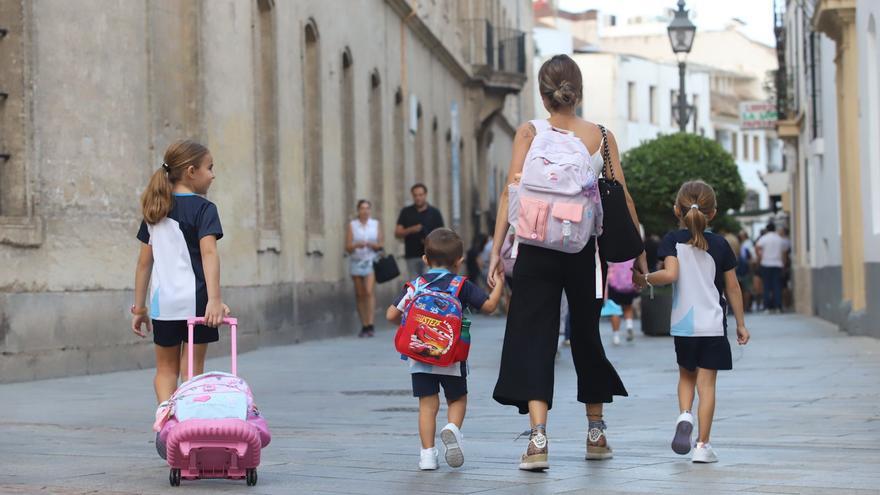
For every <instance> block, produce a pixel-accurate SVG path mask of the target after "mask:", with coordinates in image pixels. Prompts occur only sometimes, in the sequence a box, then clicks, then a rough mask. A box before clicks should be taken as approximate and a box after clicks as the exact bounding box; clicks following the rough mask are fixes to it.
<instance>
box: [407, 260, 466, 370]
mask: <svg viewBox="0 0 880 495" xmlns="http://www.w3.org/2000/svg"><path fill="white" fill-rule="evenodd" d="M440 278H443V277H440ZM465 280H466V278H465V277H462V276H455V277H453V279H452V281H451V282H449V285H448V286H447V287H446V288H445V289H432V288H431V284H432V283H429V282H428V281H427V280H425V278H424V277H419V278H417V279H415V280H414V281H412V282H408V283H407V284H406V287H407V288H408V289H411V290H412V299H410V300H409V302H407V305H406V307H405V309H404V312H403V319H402V321H401V324H400V327H399V328H398V329H397V335H395V337H394V346H395V347H396V348H397V352H399V353H400V354H402V355H403V356H406V357H408V358H412V359H415V360H416V361H419V362H422V363H426V364H431V365H435V366H451V365H452V364H454V363H457V362H460V361H465V360H466V359H467V356H468V352H469V351H470V347H471V339H470V333H465V334H464V335H462V329H461V319H462V311H461V302H460V301H459V300H458V295H459V293H460V292H461V289H462V287H464V282H465Z"/></svg>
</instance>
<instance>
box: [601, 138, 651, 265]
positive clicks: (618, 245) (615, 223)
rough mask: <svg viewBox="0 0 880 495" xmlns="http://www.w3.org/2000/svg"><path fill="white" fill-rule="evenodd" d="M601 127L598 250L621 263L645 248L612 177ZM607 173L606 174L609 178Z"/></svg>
mask: <svg viewBox="0 0 880 495" xmlns="http://www.w3.org/2000/svg"><path fill="white" fill-rule="evenodd" d="M599 130H600V131H602V177H600V178H599V194H600V195H601V197H602V211H603V218H602V235H601V236H599V251H600V252H601V253H602V255H603V257H604V258H605V260H606V261H610V262H612V263H622V262H624V261H629V260H631V259H634V258H637V257H638V256H639V255H640V254H642V252H643V251H644V250H645V245H644V243H643V242H642V236H641V235H640V234H639V231H638V229H636V226H635V225H633V221H632V216H630V214H629V208H628V207H627V205H626V193H625V192H624V190H623V185H622V184H621V183H620V182H617V179H615V178H614V165H613V164H612V163H611V152H610V151H609V150H608V133H607V132H606V131H605V127H604V126H602V125H599ZM609 177H610V178H609Z"/></svg>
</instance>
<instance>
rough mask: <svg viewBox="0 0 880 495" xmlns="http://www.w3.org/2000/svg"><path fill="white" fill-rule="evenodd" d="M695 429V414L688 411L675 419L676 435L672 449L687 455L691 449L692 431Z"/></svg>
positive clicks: (673, 438)
mask: <svg viewBox="0 0 880 495" xmlns="http://www.w3.org/2000/svg"><path fill="white" fill-rule="evenodd" d="M693 431H694V415H693V414H691V413H690V412H688V411H685V412H683V413H681V414H680V415H679V416H678V419H677V420H675V436H674V437H672V451H673V452H675V453H676V454H680V455H685V454H687V453H688V452H690V451H691V446H692V445H693V442H691V433H693Z"/></svg>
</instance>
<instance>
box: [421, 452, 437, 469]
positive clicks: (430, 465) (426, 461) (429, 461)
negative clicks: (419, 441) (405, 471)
mask: <svg viewBox="0 0 880 495" xmlns="http://www.w3.org/2000/svg"><path fill="white" fill-rule="evenodd" d="M438 467H439V466H438V465H437V448H436V447H431V448H430V449H422V456H421V458H420V459H419V469H421V470H422V471H433V470H435V469H437V468H438Z"/></svg>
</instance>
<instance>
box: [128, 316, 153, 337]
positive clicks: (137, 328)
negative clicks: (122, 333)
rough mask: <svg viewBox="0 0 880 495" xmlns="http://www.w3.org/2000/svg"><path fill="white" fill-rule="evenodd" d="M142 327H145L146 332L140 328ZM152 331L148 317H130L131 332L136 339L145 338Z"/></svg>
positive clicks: (151, 324)
mask: <svg viewBox="0 0 880 495" xmlns="http://www.w3.org/2000/svg"><path fill="white" fill-rule="evenodd" d="M142 325H146V330H143V329H142V328H141V326H142ZM152 330H153V323H152V322H151V321H150V317H149V316H148V315H146V314H142V315H131V331H132V332H134V334H135V335H137V336H138V337H141V338H143V337H146V336H147V334H148V333H150V332H151V331H152Z"/></svg>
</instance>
